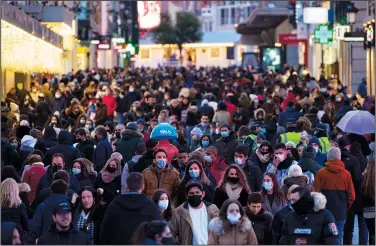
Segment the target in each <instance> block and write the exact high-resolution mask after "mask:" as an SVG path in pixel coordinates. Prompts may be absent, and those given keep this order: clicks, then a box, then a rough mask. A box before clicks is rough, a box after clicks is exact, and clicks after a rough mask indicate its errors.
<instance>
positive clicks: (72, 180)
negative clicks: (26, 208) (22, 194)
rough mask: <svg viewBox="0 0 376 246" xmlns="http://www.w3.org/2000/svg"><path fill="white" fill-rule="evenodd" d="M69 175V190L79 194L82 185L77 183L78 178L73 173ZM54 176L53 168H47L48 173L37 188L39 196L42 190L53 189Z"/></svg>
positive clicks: (43, 176)
mask: <svg viewBox="0 0 376 246" xmlns="http://www.w3.org/2000/svg"><path fill="white" fill-rule="evenodd" d="M68 174H69V178H70V180H69V183H70V185H69V188H70V189H72V190H74V191H75V192H78V191H79V190H80V183H79V182H78V181H77V179H76V177H75V176H74V175H73V174H72V173H70V172H68ZM53 176H54V173H53V172H52V166H49V167H48V168H47V171H46V172H45V173H44V174H43V175H42V177H41V178H40V181H39V183H38V186H37V195H38V193H39V192H40V191H41V190H42V189H45V188H49V187H51V184H52V182H53Z"/></svg>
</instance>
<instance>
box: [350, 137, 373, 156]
mask: <svg viewBox="0 0 376 246" xmlns="http://www.w3.org/2000/svg"><path fill="white" fill-rule="evenodd" d="M349 138H350V140H351V142H358V143H359V144H360V148H361V152H362V153H363V155H364V156H369V155H370V154H371V149H370V147H369V144H368V142H367V139H366V138H365V137H364V136H363V135H358V134H354V133H351V134H349Z"/></svg>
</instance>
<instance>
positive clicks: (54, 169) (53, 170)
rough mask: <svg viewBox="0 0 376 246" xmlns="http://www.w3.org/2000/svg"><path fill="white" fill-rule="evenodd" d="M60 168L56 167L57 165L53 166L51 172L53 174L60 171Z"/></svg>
mask: <svg viewBox="0 0 376 246" xmlns="http://www.w3.org/2000/svg"><path fill="white" fill-rule="evenodd" d="M61 169H62V167H61V166H58V165H53V166H52V172H53V173H56V172H57V171H59V170H61Z"/></svg>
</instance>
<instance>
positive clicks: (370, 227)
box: [366, 218, 375, 245]
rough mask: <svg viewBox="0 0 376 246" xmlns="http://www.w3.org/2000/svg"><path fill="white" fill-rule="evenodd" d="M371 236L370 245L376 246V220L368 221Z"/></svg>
mask: <svg viewBox="0 0 376 246" xmlns="http://www.w3.org/2000/svg"><path fill="white" fill-rule="evenodd" d="M366 224H367V228H368V232H369V233H368V234H369V245H375V219H374V218H372V219H366Z"/></svg>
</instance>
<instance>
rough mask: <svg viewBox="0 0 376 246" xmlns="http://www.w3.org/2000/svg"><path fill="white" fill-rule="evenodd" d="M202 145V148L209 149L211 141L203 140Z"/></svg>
mask: <svg viewBox="0 0 376 246" xmlns="http://www.w3.org/2000/svg"><path fill="white" fill-rule="evenodd" d="M201 144H202V147H208V146H209V141H205V140H202V141H201Z"/></svg>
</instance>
